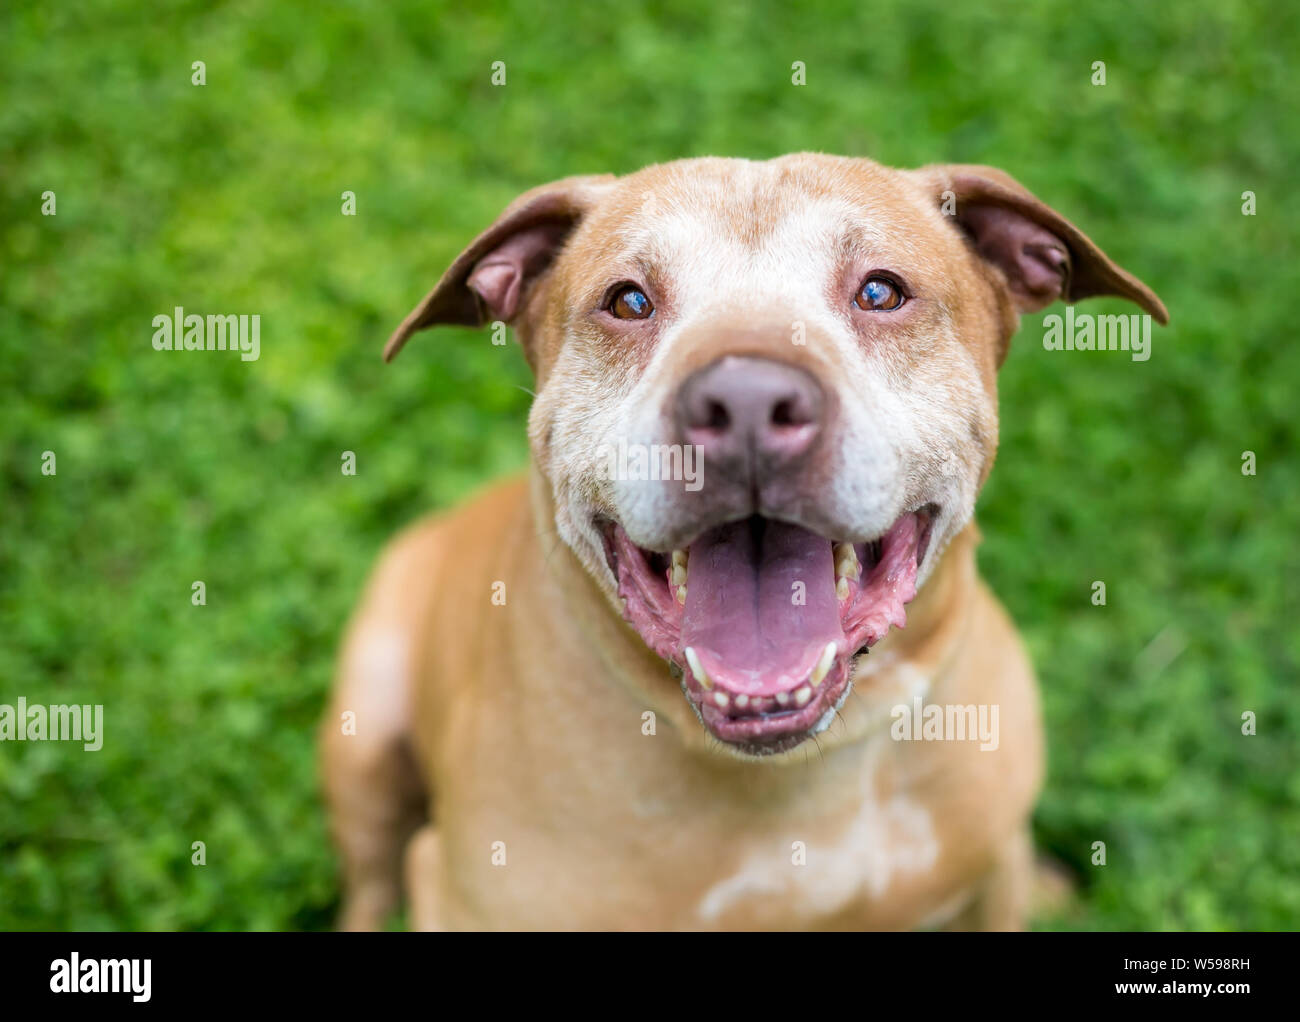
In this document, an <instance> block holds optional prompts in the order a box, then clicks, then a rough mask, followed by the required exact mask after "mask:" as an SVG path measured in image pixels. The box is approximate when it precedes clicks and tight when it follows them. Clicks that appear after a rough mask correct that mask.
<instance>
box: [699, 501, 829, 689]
mask: <svg viewBox="0 0 1300 1022" xmlns="http://www.w3.org/2000/svg"><path fill="white" fill-rule="evenodd" d="M796 583H801V584H799V585H796ZM830 642H835V643H837V644H838V645H839V648H840V649H841V650H843V648H844V631H843V629H842V628H841V627H840V610H839V601H838V599H836V596H835V570H834V564H833V562H832V558H831V544H830V541H829V540H826V539H822V538H821V537H820V536H816V535H814V534H813V533H811V532H809V531H808V530H806V529H801V528H799V527H798V526H794V525H786V524H784V523H781V522H774V521H767V522H765V523H764V524H763V528H762V531H760V532H758V533H754V532H753V531H752V530H751V525H750V523H749V522H748V521H743V522H734V523H732V524H731V525H723V526H721V527H720V528H717V529H713V530H711V531H709V532H707V533H705V534H704V535H703V536H702V537H700V539H699V540H697V541H696V542H695V543H694V544H692V545H691V548H690V563H689V567H688V569H687V586H686V608H685V611H684V613H683V616H682V638H681V643H682V647H683V648H685V647H687V646H690V647H692V648H693V649H694V650H695V654H696V656H698V657H699V659H700V663H701V665H702V666H703V667H704V670H705V671H706V672H707V673H708V675H709V679H710V681H712V682H714V683H717V684H721V685H722V686H723V687H724V688H727V689H729V690H730V691H732V692H738V693H739V692H743V693H745V694H746V695H759V696H770V695H776V694H777V693H778V692H787V691H789V690H791V689H794V688H797V687H798V686H799V685H801V684H803V683H804V682H805V681H807V680H808V675H809V674H810V673H812V669H813V667H814V666H816V664H817V661H818V659H819V658H820V657H821V655H822V652H823V651H824V650H825V649H826V645H827V643H830Z"/></svg>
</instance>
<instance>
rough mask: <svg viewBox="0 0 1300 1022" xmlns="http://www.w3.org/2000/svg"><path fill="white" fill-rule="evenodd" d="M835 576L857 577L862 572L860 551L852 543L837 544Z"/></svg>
mask: <svg viewBox="0 0 1300 1022" xmlns="http://www.w3.org/2000/svg"><path fill="white" fill-rule="evenodd" d="M834 553H835V577H836V578H837V579H839V578H857V577H858V576H859V575H861V574H862V565H861V564H859V563H858V552H857V550H855V549H854V548H853V544H852V543H836V544H835V551H834Z"/></svg>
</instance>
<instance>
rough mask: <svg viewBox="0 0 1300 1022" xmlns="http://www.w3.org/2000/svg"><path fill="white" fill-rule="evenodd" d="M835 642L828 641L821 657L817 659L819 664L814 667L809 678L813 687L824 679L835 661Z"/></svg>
mask: <svg viewBox="0 0 1300 1022" xmlns="http://www.w3.org/2000/svg"><path fill="white" fill-rule="evenodd" d="M835 653H836V650H835V643H833V642H828V643H826V648H825V649H824V650H822V655H821V659H820V660H818V661H817V666H816V667H814V668H813V672H812V676H811V677H810V678H809V679H808V680H809V681H810V682H811V683H812V687H813V688H816V687H817V686H818V685H820V684H821V683H822V679H823V678H825V677H826V674H827V672H828V671H830V669H831V664H833V663H834V662H835Z"/></svg>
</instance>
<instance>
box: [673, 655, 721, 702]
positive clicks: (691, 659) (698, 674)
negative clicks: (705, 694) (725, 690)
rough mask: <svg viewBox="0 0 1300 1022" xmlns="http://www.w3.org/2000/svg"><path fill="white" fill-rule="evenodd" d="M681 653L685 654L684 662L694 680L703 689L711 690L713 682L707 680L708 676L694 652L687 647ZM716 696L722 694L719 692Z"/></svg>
mask: <svg viewBox="0 0 1300 1022" xmlns="http://www.w3.org/2000/svg"><path fill="white" fill-rule="evenodd" d="M682 652H684V653H685V654H686V662H687V663H688V664H689V665H690V668H691V673H692V674H693V675H695V680H696V681H698V682H699V683H700V684H701V685H703V686H704V687H705V688H712V687H713V682H711V681H710V680H709V676H708V674H706V673H705V671H704V665H703V664H702V663H700V658H699V657H698V656H696V655H695V650H694V649H693V648H692V647H690V646H687V647H686V649H684V650H683V651H682ZM718 694H719V695H721V694H722V693H721V692H719V693H718Z"/></svg>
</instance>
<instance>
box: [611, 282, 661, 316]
mask: <svg viewBox="0 0 1300 1022" xmlns="http://www.w3.org/2000/svg"><path fill="white" fill-rule="evenodd" d="M609 311H610V312H611V313H613V314H614V316H615V317H616V318H618V319H649V318H650V314H651V313H652V312H654V311H655V307H654V306H653V305H651V304H650V299H649V298H647V297H646V296H645V292H644V291H642V290H641V289H640V288H639V287H633V286H632V285H628V286H627V287H624V288H620V289H619V290H618V291H617V292H615V294H614V297H613V298H612V299H611V300H610V303H609Z"/></svg>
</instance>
